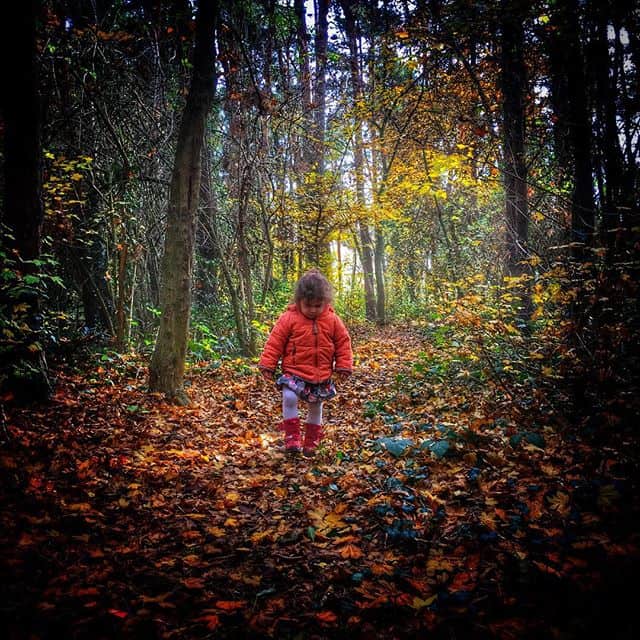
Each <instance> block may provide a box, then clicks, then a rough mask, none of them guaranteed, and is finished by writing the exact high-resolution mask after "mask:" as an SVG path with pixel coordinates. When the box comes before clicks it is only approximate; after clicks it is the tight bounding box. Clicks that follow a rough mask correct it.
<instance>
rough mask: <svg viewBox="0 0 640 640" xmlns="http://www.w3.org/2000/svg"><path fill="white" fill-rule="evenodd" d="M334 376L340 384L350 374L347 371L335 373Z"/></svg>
mask: <svg viewBox="0 0 640 640" xmlns="http://www.w3.org/2000/svg"><path fill="white" fill-rule="evenodd" d="M336 375H337V376H338V380H339V381H340V382H345V381H346V380H347V379H348V378H349V376H350V375H351V372H349V371H336Z"/></svg>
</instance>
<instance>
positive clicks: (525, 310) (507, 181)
mask: <svg viewBox="0 0 640 640" xmlns="http://www.w3.org/2000/svg"><path fill="white" fill-rule="evenodd" d="M527 6H528V3H525V2H524V0H514V1H510V0H502V3H501V10H502V24H501V26H502V37H501V44H502V55H501V88H502V128H503V130H502V140H503V149H502V153H503V174H504V191H505V223H506V267H507V273H508V274H509V275H510V276H512V277H519V276H523V275H525V274H526V273H527V271H528V266H527V263H526V260H527V258H528V254H529V252H528V248H527V244H528V238H529V208H528V196H527V162H526V143H525V141H526V132H525V118H526V108H525V101H526V96H527V93H528V90H527V73H526V66H525V62H524V48H525V38H524V22H525V19H526V8H527ZM531 311H532V309H531V294H530V288H529V285H528V283H526V282H523V283H522V288H521V291H520V308H519V311H518V315H519V317H520V320H521V322H522V323H523V325H526V323H527V321H528V319H529V318H530V317H531Z"/></svg>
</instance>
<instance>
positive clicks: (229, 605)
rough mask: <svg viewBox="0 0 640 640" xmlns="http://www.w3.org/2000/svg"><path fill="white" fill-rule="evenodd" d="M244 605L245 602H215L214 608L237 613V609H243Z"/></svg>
mask: <svg viewBox="0 0 640 640" xmlns="http://www.w3.org/2000/svg"><path fill="white" fill-rule="evenodd" d="M246 605H247V601H246V600H218V602H216V607H217V608H218V609H222V610H223V611H237V610H238V609H244V607H245V606H246Z"/></svg>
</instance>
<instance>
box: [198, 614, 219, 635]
mask: <svg viewBox="0 0 640 640" xmlns="http://www.w3.org/2000/svg"><path fill="white" fill-rule="evenodd" d="M198 622H206V623H207V629H209V631H213V630H214V629H217V628H218V626H219V625H220V618H219V617H218V616H217V615H216V614H215V613H211V614H209V615H206V616H202V617H200V618H198Z"/></svg>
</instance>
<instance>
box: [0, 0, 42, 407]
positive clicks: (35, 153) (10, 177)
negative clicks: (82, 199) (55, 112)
mask: <svg viewBox="0 0 640 640" xmlns="http://www.w3.org/2000/svg"><path fill="white" fill-rule="evenodd" d="M40 10H41V3H40V2H38V0H25V1H24V2H7V3H3V6H2V14H1V15H0V20H1V21H2V25H3V26H2V33H1V34H0V38H2V50H1V51H0V55H1V56H2V62H3V64H4V68H5V74H4V76H3V85H4V86H3V90H2V95H3V99H2V103H1V104H2V119H3V124H4V213H3V217H2V220H1V222H2V223H3V224H4V225H6V227H7V228H8V230H9V233H10V237H8V238H6V244H7V245H8V247H7V248H8V249H9V251H10V256H9V258H10V259H11V260H12V261H14V262H15V265H16V268H17V269H18V270H19V271H20V272H21V278H22V280H21V283H20V287H19V289H20V290H21V291H20V293H16V292H15V291H14V292H13V294H14V295H11V292H9V291H7V290H3V293H6V294H8V295H7V296H4V295H3V297H5V299H4V300H0V314H2V315H5V318H6V319H7V320H12V321H13V322H14V323H15V324H16V326H18V327H22V328H21V329H20V333H21V335H15V336H14V339H13V344H9V345H7V346H6V347H5V345H2V346H3V347H5V348H3V349H2V350H3V351H4V353H2V360H3V363H2V367H1V370H0V386H2V387H4V390H5V391H7V392H8V393H11V394H13V395H14V396H15V397H16V398H17V399H18V400H19V401H21V402H37V401H42V400H46V399H48V398H49V396H50V395H51V392H52V388H51V383H50V380H49V374H48V369H47V363H46V358H45V353H44V347H43V344H42V315H41V309H40V306H41V300H40V290H41V287H39V286H38V285H37V284H36V283H37V282H38V281H39V280H40V270H39V268H38V266H37V264H36V261H37V259H38V257H39V256H40V240H41V229H42V223H43V220H44V209H43V203H42V148H41V131H42V118H41V103H40V95H39V90H38V79H39V63H38V58H37V48H36V34H37V22H38V20H39V18H40ZM27 277H30V278H29V280H27ZM40 282H41V280H40ZM18 309H19V311H17V310H18ZM16 314H19V315H16Z"/></svg>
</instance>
